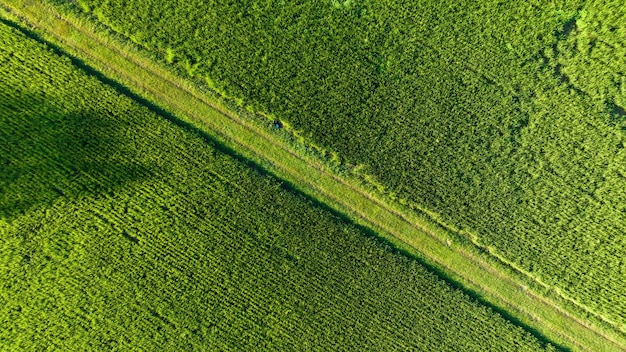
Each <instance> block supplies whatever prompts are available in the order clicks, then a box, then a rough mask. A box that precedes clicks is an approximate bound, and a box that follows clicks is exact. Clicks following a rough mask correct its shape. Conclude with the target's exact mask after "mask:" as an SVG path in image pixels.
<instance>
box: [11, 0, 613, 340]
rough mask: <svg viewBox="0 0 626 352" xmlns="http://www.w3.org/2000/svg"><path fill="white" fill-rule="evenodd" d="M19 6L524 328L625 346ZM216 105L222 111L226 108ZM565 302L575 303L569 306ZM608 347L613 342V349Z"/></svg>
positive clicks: (128, 56) (38, 11)
mask: <svg viewBox="0 0 626 352" xmlns="http://www.w3.org/2000/svg"><path fill="white" fill-rule="evenodd" d="M18 6H20V12H22V13H24V14H27V15H28V16H29V18H30V19H31V20H33V21H34V23H37V25H38V26H40V27H43V28H46V29H47V31H45V32H41V33H43V34H45V35H47V34H50V33H51V34H53V35H54V36H53V37H51V38H52V39H53V40H54V41H58V40H60V42H61V43H62V45H63V46H64V47H66V48H68V49H69V50H72V51H75V52H76V53H77V55H79V56H81V57H84V58H86V59H88V62H91V63H92V64H93V65H95V66H96V67H98V69H101V70H103V71H104V72H106V73H107V74H108V75H111V76H112V77H116V79H120V80H121V81H122V82H124V83H125V84H129V85H130V86H131V87H132V88H133V89H137V91H139V92H141V93H142V95H145V96H148V97H149V98H150V99H154V100H156V101H159V104H160V105H164V106H166V107H167V108H168V109H171V110H172V111H175V112H176V113H177V115H178V116H180V117H182V118H184V119H186V121H188V122H191V123H193V124H195V125H197V126H199V127H201V128H203V129H205V130H208V131H210V132H211V133H217V134H216V136H218V137H219V138H220V139H221V140H222V141H224V142H225V143H227V144H228V145H231V146H232V147H233V148H235V149H237V150H238V151H239V152H242V153H244V155H245V156H246V157H247V158H251V159H253V160H257V162H259V163H260V164H261V165H263V166H264V167H266V168H268V169H269V170H271V171H272V172H274V173H276V174H278V175H280V177H283V178H285V179H288V180H290V181H291V182H294V183H295V184H296V186H297V187H298V188H300V189H302V190H304V191H305V192H306V193H308V194H311V195H313V196H315V197H319V198H320V199H323V201H324V202H327V203H328V204H331V205H332V206H333V207H336V208H337V209H340V210H341V211H342V212H345V213H346V214H349V215H350V216H351V218H352V219H353V220H354V221H356V222H358V223H360V224H363V225H365V226H367V227H370V228H373V229H375V230H376V231H377V232H378V234H379V235H382V236H385V237H386V238H387V239H389V240H391V241H392V242H394V243H395V244H396V245H397V246H399V247H401V248H404V249H406V250H407V251H409V252H412V253H415V254H417V255H419V256H425V259H426V260H427V261H428V262H429V263H432V264H435V265H436V266H438V267H439V268H443V269H444V271H445V273H446V275H447V276H450V277H454V278H455V279H456V280H458V281H459V282H461V283H462V284H463V285H464V286H466V287H469V288H471V289H473V290H475V291H476V292H478V293H479V295H481V296H482V297H483V298H484V299H486V300H487V301H489V302H490V304H492V305H495V306H497V307H499V308H498V309H499V310H500V311H502V312H503V313H504V314H510V313H506V311H509V312H512V313H513V314H515V316H516V318H513V319H520V320H521V321H522V322H523V324H525V325H526V326H529V327H533V328H534V329H537V330H539V331H541V332H542V333H544V334H546V335H547V336H549V338H550V339H553V340H554V341H557V342H558V343H562V344H564V345H567V346H573V347H576V348H578V349H595V350H608V349H615V348H616V347H617V346H619V345H620V344H621V342H616V341H621V340H620V338H621V337H619V336H616V335H614V334H613V332H611V331H610V329H609V330H604V328H606V327H605V326H597V325H595V323H594V324H593V325H591V326H588V325H587V323H585V322H582V323H581V322H580V316H574V317H573V318H572V317H570V316H569V315H568V313H567V312H561V311H560V310H559V309H558V308H556V307H555V306H554V305H553V302H550V301H544V300H543V298H542V297H541V295H542V294H554V291H549V290H546V289H545V287H543V286H540V285H539V286H536V284H535V286H532V285H531V288H532V289H528V290H522V289H521V283H522V282H523V281H521V282H518V281H516V279H520V277H519V276H518V275H516V273H515V272H511V271H510V269H508V270H509V271H507V268H506V267H502V265H501V264H502V263H497V262H495V263H494V262H493V261H492V260H491V259H490V258H491V256H490V255H486V256H485V255H480V253H476V252H472V251H470V252H467V250H468V248H469V249H471V247H466V246H462V243H457V242H456V240H460V241H463V240H464V239H463V238H458V237H453V238H454V239H455V240H454V241H453V242H452V243H453V246H452V247H448V246H447V245H446V240H445V239H446V238H447V236H455V234H453V233H450V232H446V231H444V230H442V229H440V228H437V227H436V226H434V224H432V223H430V222H429V220H428V219H427V218H424V217H417V216H415V215H411V214H406V213H405V214H399V213H397V210H395V209H394V208H391V207H389V206H388V205H387V204H384V203H381V202H380V201H378V200H377V199H376V197H375V195H372V194H367V193H362V190H361V189H359V187H356V189H355V188H354V185H353V184H351V183H350V182H348V183H346V180H344V179H338V178H335V176H333V175H331V174H328V173H326V172H320V171H319V170H318V167H319V166H318V165H317V164H316V161H315V160H310V159H309V158H302V156H301V155H299V153H295V154H294V151H293V150H291V149H290V148H288V147H286V146H285V145H282V144H281V142H280V138H275V137H276V135H275V132H270V131H268V130H263V129H262V128H261V129H259V128H258V126H256V127H255V125H254V124H251V121H249V120H247V119H245V118H243V117H242V116H239V115H233V114H232V113H229V112H228V111H227V110H223V112H224V113H225V114H220V113H218V112H217V111H216V110H214V109H212V108H211V107H210V106H208V105H211V104H213V105H214V104H215V103H216V101H215V100H213V99H210V98H208V97H207V96H205V95H202V94H200V93H198V91H197V90H196V89H194V87H193V86H190V85H189V84H187V83H186V82H184V81H182V80H180V79H177V78H176V77H172V75H171V74H169V73H168V72H167V71H164V70H162V69H161V68H159V66H158V65H155V64H154V63H153V62H151V61H150V60H148V59H146V58H145V57H142V56H141V55H137V53H136V51H134V50H132V47H129V46H121V45H120V44H119V43H118V42H116V41H111V40H110V38H109V37H108V35H106V33H103V32H100V33H99V34H97V35H95V36H94V35H93V34H90V31H91V30H92V27H91V25H90V24H89V23H85V22H77V21H76V20H75V19H73V18H72V17H71V16H70V17H69V18H68V20H70V22H64V21H61V20H59V19H57V18H56V17H55V16H51V15H50V14H53V13H54V10H53V9H50V8H47V7H42V6H40V5H39V4H37V3H36V2H35V3H30V5H29V6H27V7H21V5H18ZM74 26H77V27H74ZM48 31H49V32H48ZM179 87H180V88H179ZM207 104H208V105H207ZM216 107H217V108H218V109H220V110H221V109H223V106H221V105H219V104H218V105H217V106H216ZM311 182H314V184H311ZM372 197H374V198H372ZM374 215H375V216H374ZM407 216H408V218H407ZM387 231H388V232H387ZM424 231H425V232H424ZM431 235H432V237H431ZM398 239H399V240H400V241H398ZM465 240H466V239H465ZM458 245H461V246H458ZM415 248H417V249H419V252H416V251H415ZM485 260H487V261H488V263H486V262H485ZM494 264H496V266H495V267H494V266H493V265H494ZM503 269H504V270H503ZM509 275H512V276H509ZM531 284H532V283H531ZM552 298H557V299H558V298H562V297H561V296H556V297H552ZM559 303H563V302H559ZM565 304H566V305H567V304H571V303H570V302H569V301H566V302H565ZM567 307H568V310H570V311H572V310H571V308H574V309H573V311H575V312H577V311H578V310H579V308H580V307H576V306H573V307H572V306H567ZM588 318H589V319H590V320H589V321H597V320H594V318H595V317H593V316H592V317H588ZM609 341H613V342H612V343H613V344H612V343H611V342H609ZM585 346H586V347H585Z"/></svg>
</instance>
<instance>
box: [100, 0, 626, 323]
mask: <svg viewBox="0 0 626 352" xmlns="http://www.w3.org/2000/svg"><path fill="white" fill-rule="evenodd" d="M89 3H90V6H91V7H93V8H94V9H96V11H97V13H100V14H102V15H101V16H100V17H99V18H100V20H101V21H103V22H104V23H106V24H108V25H109V26H111V27H112V28H117V27H121V28H124V30H125V31H141V32H145V33H149V35H148V37H149V38H151V42H150V44H151V45H155V46H156V47H157V48H160V50H164V48H168V47H172V48H175V50H176V52H177V53H180V55H181V57H182V58H201V60H198V61H197V62H199V63H200V65H199V66H198V67H197V74H199V75H201V76H202V77H210V79H209V80H208V82H216V83H219V85H220V87H223V91H222V92H223V93H224V94H226V95H227V96H231V97H237V98H239V99H240V102H242V101H243V100H242V99H245V101H246V102H247V103H250V104H252V105H253V106H254V108H256V109H258V110H261V111H263V112H266V113H271V114H273V115H274V116H277V117H279V118H280V119H281V120H284V121H287V122H289V123H290V124H291V125H292V126H293V127H294V129H296V130H299V131H303V132H302V135H303V136H304V137H306V138H307V139H308V141H310V142H313V143H314V144H316V145H320V146H322V148H324V149H325V150H330V151H333V152H335V153H337V154H336V155H338V156H339V157H340V158H341V160H347V161H348V162H350V163H351V164H353V165H364V166H366V170H367V172H368V173H369V174H370V176H369V177H371V180H372V181H373V182H379V183H380V184H381V187H382V186H384V189H386V191H387V192H389V193H390V194H394V196H395V197H397V198H398V199H399V200H400V201H401V202H403V203H408V204H414V205H417V206H419V207H421V208H426V209H428V210H429V211H431V212H433V213H435V214H438V215H439V216H440V217H441V219H443V220H444V221H446V222H447V223H449V224H450V225H453V226H454V227H456V228H459V229H463V230H466V231H469V232H472V233H474V234H476V236H477V238H478V239H479V241H480V242H481V243H482V244H484V245H486V246H489V247H490V248H493V249H494V252H497V253H499V254H501V255H502V256H503V257H505V258H507V259H508V260H510V261H512V262H514V263H515V264H516V265H518V266H519V267H521V268H523V269H524V270H525V271H527V272H530V273H531V275H533V276H534V277H536V278H538V279H541V280H542V281H543V282H545V283H547V284H549V285H552V286H556V287H557V288H559V289H560V291H561V292H564V293H565V294H566V295H567V296H568V297H571V298H573V299H574V300H575V301H577V302H579V303H581V304H583V305H584V306H587V307H590V308H592V309H593V310H594V311H595V312H596V313H598V314H602V315H603V316H605V317H608V318H609V319H611V320H612V321H615V322H623V321H624V319H626V301H625V300H623V299H619V297H624V295H626V280H625V279H624V278H625V277H626V276H625V275H624V273H625V270H626V261H625V260H624V259H623V258H624V256H623V248H624V247H626V237H625V236H624V233H626V217H625V216H624V212H625V211H626V198H625V196H624V190H626V178H625V177H624V175H626V171H625V170H624V166H623V165H626V160H625V158H626V152H624V148H623V147H624V145H625V136H624V133H623V130H624V129H625V128H626V126H625V124H626V122H624V121H626V120H625V119H624V118H623V116H624V107H625V106H626V105H625V104H624V96H625V95H624V89H626V88H625V87H626V82H624V72H623V68H624V67H626V65H625V64H624V61H623V59H624V45H623V40H621V39H622V38H624V30H626V29H625V28H626V27H624V23H626V21H624V20H623V19H624V18H623V15H624V12H623V10H624V7H623V6H622V5H621V4H620V3H619V2H616V1H613V2H609V3H605V2H600V1H596V2H588V3H586V4H584V6H583V2H582V1H578V0H571V1H564V2H557V3H546V2H544V1H530V2H528V1H499V0H483V1H478V2H475V1H474V2H463V3H459V2H458V1H452V0H445V1H443V2H442V1H438V2H432V1H427V0H418V1H413V0H412V1H403V0H386V1H351V2H343V1H329V2H327V3H325V4H327V6H322V5H321V4H320V3H319V2H315V1H309V2H297V3H294V2H286V1H265V0H264V1H260V0H259V1H227V2H226V1H220V0H211V1H208V2H207V1H196V2H192V4H190V3H189V2H188V1H186V2H182V1H167V2H163V1H156V0H148V1H142V2H127V1H121V0H113V1H102V0H90V2H89ZM348 5H349V6H348ZM144 44H146V47H147V43H144ZM181 69H182V67H181ZM183 72H184V71H183Z"/></svg>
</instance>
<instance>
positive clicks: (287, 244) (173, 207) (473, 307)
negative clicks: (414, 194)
mask: <svg viewBox="0 0 626 352" xmlns="http://www.w3.org/2000/svg"><path fill="white" fill-rule="evenodd" d="M17 28H18V27H17V25H15V24H11V23H10V22H8V21H4V20H3V21H2V22H0V77H2V79H0V276H1V277H2V278H3V279H2V280H1V281H0V346H1V347H2V349H7V350H28V351H32V350H123V351H126V350H150V351H154V350H163V351H165V350H176V351H179V350H245V351H251V350H295V349H306V350H349V351H354V350H391V349H396V350H398V349H400V350H407V349H413V350H433V351H444V350H455V351H459V350H462V351H487V350H493V351H503V350H516V351H535V350H543V349H547V350H554V349H555V346H553V345H551V344H549V343H548V342H546V341H545V340H544V339H542V338H541V337H540V336H538V337H537V336H534V335H532V334H531V333H529V332H528V331H526V330H524V329H523V328H521V327H519V326H517V325H514V324H513V323H512V322H510V321H509V320H505V319H504V318H503V317H502V316H501V315H500V314H498V313H496V312H494V311H493V310H492V309H490V308H489V307H487V306H485V305H483V304H481V303H480V302H478V301H476V300H475V299H473V298H471V297H470V296H469V295H468V294H467V293H465V292H464V291H461V290H460V289H457V288H455V287H453V286H452V285H451V284H449V283H448V281H446V280H444V279H443V278H442V277H439V276H437V275H435V274H434V273H433V272H431V271H430V270H429V269H428V268H425V267H424V266H422V265H421V264H420V262H418V261H416V260H415V259H414V258H411V257H409V256H407V255H404V254H402V253H400V252H398V251H397V250H394V249H393V248H391V247H390V246H389V245H386V244H384V243H382V242H381V241H380V240H378V239H376V237H374V236H372V235H371V234H370V233H368V232H367V231H366V229H364V228H361V227H358V226H356V225H354V224H351V223H349V222H347V221H346V220H344V219H343V218H341V217H339V216H338V215H336V214H334V213H332V212H331V211H330V210H328V209H326V208H324V207H322V206H321V205H319V204H318V203H316V202H315V201H314V200H311V199H309V198H307V197H305V196H303V195H301V194H299V193H297V192H295V191H293V190H291V189H290V188H289V186H287V185H285V184H283V183H281V182H280V181H279V180H278V179H276V178H274V177H272V176H270V175H266V174H264V173H263V172H261V171H258V170H257V169H256V168H254V167H251V165H248V164H246V163H245V162H244V161H243V160H241V158H239V157H237V155H236V154H234V153H233V152H231V151H229V150H227V149H224V148H223V147H221V146H220V145H219V144H216V143H214V142H212V141H211V140H210V139H209V138H208V137H207V136H205V135H203V134H201V133H200V132H198V131H196V130H193V129H190V128H188V127H181V126H180V124H179V123H178V122H177V121H178V120H176V118H175V117H173V116H171V115H168V114H166V113H163V112H160V111H158V109H156V108H155V107H154V106H153V105H151V104H150V103H147V102H145V101H141V99H139V98H137V97H134V96H132V94H131V95H130V96H129V94H126V92H125V91H124V89H123V87H120V86H116V85H115V84H113V83H112V82H111V81H107V80H106V79H105V80H103V79H102V78H101V77H99V76H97V75H94V74H93V73H92V72H89V71H85V69H84V67H82V66H81V65H80V63H79V62H77V61H76V60H74V61H72V60H71V59H70V58H69V57H68V56H66V55H63V53H61V52H59V51H58V50H57V49H52V48H50V46H48V45H46V44H44V43H42V42H41V41H38V40H34V39H31V37H29V36H26V35H25V34H24V33H27V32H24V31H23V30H18V29H17Z"/></svg>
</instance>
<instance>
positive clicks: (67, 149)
mask: <svg viewBox="0 0 626 352" xmlns="http://www.w3.org/2000/svg"><path fill="white" fill-rule="evenodd" d="M0 22H2V23H4V24H6V25H9V26H11V27H13V28H15V29H17V30H18V31H20V32H22V33H23V34H25V35H26V36H28V37H29V38H31V39H34V40H36V41H38V42H40V43H44V44H45V45H46V46H48V47H49V48H51V49H52V50H53V51H54V52H56V53H57V54H59V55H64V56H67V57H69V58H70V59H71V61H72V63H73V64H74V65H75V66H77V67H79V68H81V69H83V70H84V71H85V72H86V73H87V74H89V75H91V76H94V77H96V78H98V79H99V80H100V81H101V82H103V83H104V84H106V85H108V86H110V87H112V88H114V89H115V90H116V91H117V92H118V93H120V94H123V95H126V96H128V97H130V98H131V99H133V100H134V101H135V102H137V103H138V104H140V105H142V106H144V107H146V108H148V109H149V110H150V111H152V112H154V113H156V114H158V115H159V116H161V117H163V118H165V119H166V120H168V121H170V122H172V123H173V124H175V125H176V126H178V127H180V128H183V129H184V130H186V131H188V132H191V133H192V134H194V135H196V136H199V137H200V138H202V139H203V140H204V141H205V142H206V143H207V144H209V145H210V146H212V147H213V148H215V149H216V150H218V151H219V152H221V153H224V154H226V155H229V156H230V157H232V158H233V159H235V160H237V161H239V162H241V163H243V164H244V165H247V166H248V167H249V168H251V169H252V170H254V171H256V172H257V173H259V174H261V175H263V176H266V177H269V178H272V179H274V180H275V181H276V182H279V183H280V184H281V185H282V188H283V189H284V190H286V191H288V192H290V193H292V194H295V195H297V196H299V197H302V198H304V199H305V200H306V201H307V202H308V203H309V204H311V205H312V206H315V207H319V208H321V209H324V210H325V211H328V212H329V213H331V214H333V215H334V216H335V217H336V218H337V219H338V221H342V222H345V223H348V224H350V225H351V226H354V227H355V228H357V229H359V230H360V231H361V232H362V233H363V234H364V235H365V236H367V237H369V238H372V239H374V240H375V241H377V242H378V243H379V244H380V245H381V246H384V247H385V248H387V249H388V250H389V251H391V252H393V253H395V254H398V255H402V256H405V257H407V258H409V259H411V260H414V261H416V262H418V263H419V264H420V265H422V266H424V267H426V268H427V269H428V270H429V271H431V272H432V273H433V274H434V275H436V276H437V277H438V278H439V279H441V280H443V281H444V282H446V283H447V284H448V285H450V286H451V287H452V288H454V289H458V290H460V291H462V292H463V293H465V294H466V295H467V296H469V297H471V298H472V299H473V300H475V301H476V302H478V303H480V304H482V305H484V306H486V307H488V308H489V309H491V310H492V311H495V312H497V313H498V314H500V315H501V316H502V317H503V318H504V319H505V320H507V321H509V322H511V323H512V324H514V325H516V326H518V327H521V328H523V329H524V330H526V331H528V332H529V333H530V334H532V335H533V336H534V337H535V338H536V339H538V340H539V341H541V342H542V343H543V344H544V345H548V344H550V345H552V346H554V347H556V348H557V349H559V350H562V351H569V349H568V348H566V347H565V346H561V345H559V344H556V343H555V342H553V341H551V340H550V339H548V338H547V337H546V336H544V335H543V334H541V332H539V331H538V330H536V329H534V328H532V327H530V326H529V325H527V324H525V323H524V322H522V321H521V320H519V319H518V318H516V317H515V316H514V315H512V314H511V313H509V312H508V311H506V310H504V309H501V308H499V307H497V306H495V305H494V304H492V303H490V302H489V301H487V300H486V299H484V298H483V297H482V296H481V295H480V294H478V293H477V292H474V291H472V290H470V289H467V288H466V287H464V286H463V285H462V284H461V283H459V282H458V281H456V280H455V279H453V278H451V277H449V276H448V275H447V274H446V273H445V272H444V271H442V270H440V269H438V268H437V267H435V266H433V265H431V264H429V263H428V262H426V261H425V260H424V259H422V258H420V257H418V256H415V255H414V254H412V253H410V252H408V251H405V250H404V249H401V248H399V247H398V246H396V245H395V244H393V243H392V242H390V241H388V240H386V239H384V238H383V237H382V236H380V234H378V233H377V232H376V231H375V230H373V229H371V228H369V227H365V226H362V225H360V224H358V223H356V222H354V221H353V220H352V219H351V218H350V217H349V216H348V215H346V214H344V213H342V212H340V211H337V210H336V209H334V208H332V207H330V206H328V205H327V204H325V203H323V202H321V201H319V200H318V199H316V198H314V197H312V196H309V195H307V194H306V193H305V192H304V191H302V190H301V189H300V188H299V187H298V186H297V185H295V184H293V183H291V182H289V181H286V180H282V179H280V178H278V177H276V176H275V175H274V174H273V173H271V171H269V170H267V169H266V168H265V167H263V166H262V165H260V164H258V163H256V162H254V161H252V160H250V159H247V158H246V157H245V156H243V155H242V154H240V153H238V152H237V151H235V150H233V149H231V148H230V147H228V146H226V145H224V144H223V143H221V142H219V141H218V140H216V139H215V138H214V137H213V136H211V135H210V134H208V133H207V132H205V131H204V130H202V129H199V128H197V127H196V126H194V125H192V124H190V123H188V122H185V121H183V120H181V119H180V118H178V117H176V116H175V115H173V114H172V113H170V112H168V111H166V110H164V109H163V108H161V107H160V106H158V105H156V104H154V103H153V102H151V101H149V100H146V99H144V98H142V97H140V96H138V95H136V94H134V93H133V92H132V91H131V90H130V89H128V88H127V87H125V86H124V85H122V84H120V83H118V82H116V81H114V80H112V79H110V78H108V77H106V76H104V75H103V74H102V73H100V72H98V71H97V70H95V69H93V68H92V67H91V66H89V65H87V64H85V63H84V62H83V61H82V60H80V59H78V58H76V57H74V56H72V55H70V54H68V53H66V52H65V51H64V50H63V49H61V48H59V47H58V46H56V45H54V44H51V43H49V42H47V41H45V40H44V39H42V38H41V37H40V36H39V35H38V34H37V33H35V32H32V31H30V30H28V29H25V28H23V27H21V26H20V25H18V24H16V23H14V22H11V21H8V20H4V19H1V18H0ZM0 99H2V94H1V93H0ZM28 99H29V98H28V97H25V99H22V100H25V103H26V104H27V105H26V106H28V104H29V102H28V101H27V100H28ZM21 104H24V102H23V103H21ZM14 105H16V106H17V107H19V106H20V105H19V103H18V104H14ZM1 109H6V108H5V107H4V106H3V105H2V102H1V101H0V192H1V193H0V196H1V197H2V198H0V217H2V216H3V215H4V214H11V213H13V214H15V213H20V212H23V211H25V210H26V209H28V208H29V207H30V206H32V205H35V204H37V203H40V202H44V201H50V200H51V199H54V198H55V197H59V196H75V195H79V194H80V193H81V192H89V193H91V194H92V195H96V196H97V194H99V193H100V192H103V191H105V192H106V191H107V190H111V189H113V188H115V187H119V186H120V185H123V184H124V183H125V182H128V181H133V180H137V179H139V178H141V177H145V176H149V174H148V172H147V171H146V170H145V169H143V168H142V167H138V166H135V165H130V164H124V163H120V162H115V161H112V160H111V159H110V156H113V155H116V154H117V153H118V152H119V147H120V145H121V144H123V142H124V138H125V137H123V136H119V137H116V136H115V134H110V135H109V134H106V135H104V134H103V133H102V131H103V127H104V126H106V125H107V124H109V123H111V119H110V118H108V120H107V119H105V117H106V116H94V115H92V114H91V113H90V114H89V116H85V115H83V114H65V115H63V114H60V115H59V116H58V117H57V118H56V120H57V121H58V122H57V124H61V125H62V126H65V127H66V128H65V129H62V130H60V131H58V130H57V127H58V125H55V124H54V122H53V121H54V120H55V119H52V121H48V120H49V118H48V117H47V116H48V114H46V115H45V116H41V115H42V114H34V116H35V117H36V116H39V117H40V118H39V119H35V120H34V121H25V122H23V123H22V125H17V126H13V127H11V128H13V129H16V130H17V131H18V132H20V133H21V135H22V136H29V134H30V136H29V137H22V138H26V139H25V141H21V142H20V140H19V139H20V137H18V135H17V134H16V133H15V132H14V133H7V131H8V127H9V126H11V125H15V123H14V120H18V119H16V118H15V117H13V118H11V117H8V118H7V116H5V115H6V114H5V113H3V111H2V110H1ZM17 114H20V113H19V111H18V112H17ZM22 115H23V116H22V117H21V120H25V119H27V117H29V115H28V113H24V112H22ZM106 121H109V122H106ZM103 124H104V125H103ZM68 127H71V128H68ZM32 131H36V133H34V134H33V132H32ZM95 131H100V132H98V133H96V132H95ZM18 142H19V143H21V144H16V143H18ZM11 144H15V145H21V148H22V149H20V150H23V151H24V153H25V154H24V155H23V156H22V157H21V158H20V157H17V158H16V157H13V156H12V157H10V158H7V157H6V156H7V155H11V154H7V153H8V152H9V151H8V150H6V146H7V145H11ZM14 148H16V147H14ZM90 148H93V149H90ZM42 155H44V157H42ZM16 160H17V161H18V162H17V163H16V164H14V163H15V161H16ZM20 160H21V161H20ZM35 175H37V177H35ZM41 175H43V176H41ZM20 178H21V179H20ZM5 179H6V180H8V181H7V182H6V185H8V186H9V187H12V188H19V187H22V188H23V190H29V189H30V190H32V189H34V187H32V186H35V187H37V188H39V189H41V190H44V191H45V192H44V193H43V194H37V193H33V192H32V191H30V192H25V193H24V195H22V194H20V193H16V192H15V190H13V189H12V188H11V189H8V192H6V191H5V189H7V188H5ZM31 179H32V180H36V182H34V183H32V182H33V181H31ZM60 185H65V186H66V188H61V187H59V186H60ZM68 185H69V186H68ZM12 197H13V198H12ZM9 210H12V211H11V212H10V211H9Z"/></svg>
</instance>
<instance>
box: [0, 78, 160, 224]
mask: <svg viewBox="0 0 626 352" xmlns="http://www.w3.org/2000/svg"><path fill="white" fill-rule="evenodd" d="M120 127H121V126H120V124H119V120H116V119H114V118H112V117H111V116H110V114H109V113H107V112H104V111H103V112H99V111H71V112H67V111H64V110H61V109H60V108H58V107H56V106H54V105H53V104H50V103H48V102H47V101H46V99H45V97H44V96H42V94H38V93H31V92H21V91H19V90H13V91H10V92H7V91H6V90H3V91H0V219H9V220H10V219H12V218H14V217H16V216H19V215H21V214H25V213H26V212H27V211H28V210H29V209H31V208H33V207H36V206H38V205H49V204H51V203H52V202H53V201H54V200H55V199H57V198H59V197H67V198H76V197H81V196H105V195H106V194H110V193H112V192H113V191H114V190H115V189H117V188H119V187H122V186H124V185H125V184H126V183H128V182H132V181H137V180H139V179H141V178H145V177H148V176H149V175H150V172H149V168H148V167H146V166H145V165H141V164H138V163H136V162H134V161H133V158H132V153H137V151H136V150H135V149H134V148H132V145H130V143H129V141H128V138H127V137H126V136H125V135H123V129H121V128H120ZM129 154H130V157H129Z"/></svg>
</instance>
